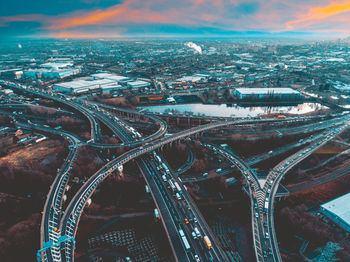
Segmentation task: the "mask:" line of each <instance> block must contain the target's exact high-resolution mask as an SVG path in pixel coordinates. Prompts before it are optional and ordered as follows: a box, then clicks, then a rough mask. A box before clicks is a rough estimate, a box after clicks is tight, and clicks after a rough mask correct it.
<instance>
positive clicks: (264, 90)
mask: <svg viewBox="0 0 350 262" xmlns="http://www.w3.org/2000/svg"><path fill="white" fill-rule="evenodd" d="M236 91H237V92H239V93H240V94H253V95H267V94H300V93H299V92H298V91H296V90H294V89H292V88H289V87H286V88H236Z"/></svg>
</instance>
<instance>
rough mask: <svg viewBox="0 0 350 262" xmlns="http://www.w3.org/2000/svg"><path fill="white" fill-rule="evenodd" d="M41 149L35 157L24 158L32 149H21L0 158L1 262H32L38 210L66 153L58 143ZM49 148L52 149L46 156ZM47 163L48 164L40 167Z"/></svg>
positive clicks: (36, 243)
mask: <svg viewBox="0 0 350 262" xmlns="http://www.w3.org/2000/svg"><path fill="white" fill-rule="evenodd" d="M44 146H45V147H46V150H43V151H35V158H27V155H31V154H32V152H30V150H32V149H33V147H29V148H23V149H21V151H20V152H16V154H17V155H18V154H19V156H17V155H16V157H2V158H0V210H2V212H0V257H1V259H0V260H1V261H5V262H7V261H9V262H10V261H35V252H36V250H38V248H39V227H40V219H41V210H42V207H43V205H44V201H45V198H46V195H47V192H48V190H49V187H50V184H51V183H52V180H53V178H54V176H55V175H56V172H57V168H59V167H60V166H61V165H62V159H63V158H64V157H66V154H67V150H66V147H65V145H64V144H62V142H61V141H59V140H49V141H45V142H44ZM34 147H35V145H34ZM49 148H51V149H52V148H53V149H54V150H53V151H52V152H51V151H50V154H49V155H48V154H45V152H48V149H49ZM28 150H29V151H28ZM40 152H43V154H42V155H41V154H40ZM43 160H45V161H43ZM48 160H49V164H47V165H45V164H43V163H44V162H47V161H48Z"/></svg>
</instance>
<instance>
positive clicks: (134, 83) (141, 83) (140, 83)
mask: <svg viewBox="0 0 350 262" xmlns="http://www.w3.org/2000/svg"><path fill="white" fill-rule="evenodd" d="M149 85H150V83H148V82H146V81H142V80H137V81H129V82H128V86H131V87H145V86H149Z"/></svg>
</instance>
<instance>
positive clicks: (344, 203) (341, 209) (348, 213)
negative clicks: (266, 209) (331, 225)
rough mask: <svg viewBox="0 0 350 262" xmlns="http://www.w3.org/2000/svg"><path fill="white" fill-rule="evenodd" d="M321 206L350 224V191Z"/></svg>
mask: <svg viewBox="0 0 350 262" xmlns="http://www.w3.org/2000/svg"><path fill="white" fill-rule="evenodd" d="M321 207H322V208H324V209H326V210H327V211H328V212H330V213H332V214H333V215H335V216H337V217H339V218H340V219H342V220H343V221H344V222H345V223H347V224H348V225H350V193H348V194H346V195H343V196H341V197H338V198H336V199H333V200H331V201H329V202H327V203H325V204H323V205H321Z"/></svg>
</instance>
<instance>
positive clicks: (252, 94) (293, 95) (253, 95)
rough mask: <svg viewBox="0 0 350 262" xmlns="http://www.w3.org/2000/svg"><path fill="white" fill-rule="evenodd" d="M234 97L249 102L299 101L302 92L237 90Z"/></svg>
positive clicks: (275, 89) (284, 89)
mask: <svg viewBox="0 0 350 262" xmlns="http://www.w3.org/2000/svg"><path fill="white" fill-rule="evenodd" d="M234 95H235V96H237V97H239V98H240V99H248V100H266V99H269V100H271V99H276V100H299V99H301V98H302V95H301V93H300V92H298V91H296V90H294V89H292V88H236V89H235V91H234Z"/></svg>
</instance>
